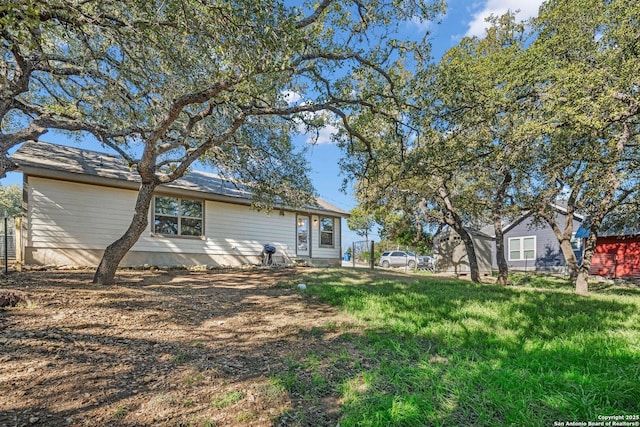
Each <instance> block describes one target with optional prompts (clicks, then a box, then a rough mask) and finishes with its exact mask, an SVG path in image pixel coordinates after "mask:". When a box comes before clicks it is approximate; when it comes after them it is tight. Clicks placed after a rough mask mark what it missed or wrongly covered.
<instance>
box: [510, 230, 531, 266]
mask: <svg viewBox="0 0 640 427" xmlns="http://www.w3.org/2000/svg"><path fill="white" fill-rule="evenodd" d="M530 259H536V238H535V236H531V237H512V238H510V239H509V261H525V260H530Z"/></svg>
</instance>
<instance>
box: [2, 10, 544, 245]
mask: <svg viewBox="0 0 640 427" xmlns="http://www.w3.org/2000/svg"><path fill="white" fill-rule="evenodd" d="M541 3H542V0H479V1H474V0H468V1H467V0H450V1H448V8H447V12H446V14H445V15H444V16H442V17H441V18H442V20H441V23H439V24H433V23H413V22H412V23H408V24H407V31H408V32H414V33H424V32H425V31H427V30H429V31H430V33H431V40H432V42H433V53H434V56H435V57H436V58H438V57H439V56H441V55H442V54H443V53H444V52H446V51H447V49H449V48H451V47H453V46H455V45H456V44H457V43H458V42H459V41H460V39H461V38H462V37H464V36H479V37H481V36H482V35H483V33H484V29H485V28H486V23H485V21H484V19H485V18H486V17H488V16H490V15H491V14H494V15H501V14H503V13H505V12H507V11H508V10H512V11H516V10H519V11H520V12H519V13H518V18H520V19H526V18H529V17H531V16H534V15H536V14H537V11H538V7H539V6H540V4H541ZM331 132H332V128H330V127H328V128H326V129H325V130H324V132H322V133H321V135H320V138H319V139H318V141H317V143H316V144H315V145H313V146H311V147H310V149H309V152H308V160H309V162H310V165H311V168H312V172H311V179H312V182H313V184H314V186H315V187H316V190H317V192H318V194H319V195H320V197H322V198H323V199H325V200H327V201H329V202H330V203H332V204H334V205H336V206H337V207H339V208H342V209H345V210H350V209H352V208H354V207H355V206H356V200H355V198H354V197H353V194H351V192H349V191H347V193H346V194H345V193H343V192H341V191H340V188H341V186H342V182H343V179H344V176H342V175H341V174H340V168H339V166H338V160H339V159H340V156H341V154H342V153H341V152H340V150H339V149H338V147H336V146H335V145H334V144H332V143H331ZM41 139H42V140H43V141H48V142H53V143H58V144H65V145H74V146H77V144H78V143H77V142H76V141H75V140H72V139H70V138H69V137H68V136H65V135H62V134H59V133H54V132H49V133H47V134H45V135H43V136H42V138H41ZM306 140H307V138H306V137H305V136H299V137H298V138H297V141H298V142H299V143H300V144H306ZM83 145H84V144H83ZM87 148H89V149H93V150H96V151H104V149H102V148H101V147H100V146H99V144H97V143H94V144H89V146H87ZM0 183H1V184H2V185H3V186H9V185H13V184H22V174H20V173H9V174H8V176H7V177H6V178H4V179H2V180H0ZM342 240H343V242H342V246H343V250H344V249H346V248H347V247H348V246H349V245H350V244H351V242H353V241H356V240H362V238H361V237H359V236H357V235H356V234H355V233H354V232H352V231H350V230H348V228H347V227H346V224H345V223H344V222H343V239H342Z"/></svg>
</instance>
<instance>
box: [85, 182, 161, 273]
mask: <svg viewBox="0 0 640 427" xmlns="http://www.w3.org/2000/svg"><path fill="white" fill-rule="evenodd" d="M156 186H157V184H156V183H154V182H151V183H142V184H141V185H140V190H139V191H138V198H137V199H136V205H135V211H134V213H133V220H132V221H131V224H130V225H129V228H128V229H127V231H126V232H125V233H124V234H123V235H122V237H120V238H119V239H118V240H116V241H115V242H113V243H112V244H110V245H109V246H107V249H105V251H104V255H103V256H102V260H101V261H100V265H98V269H97V270H96V274H95V275H94V276H93V283H94V284H95V285H110V284H112V283H113V282H114V279H115V276H116V270H117V269H118V265H120V261H122V258H124V256H125V255H126V254H127V252H129V249H131V248H132V247H133V245H135V243H136V242H137V241H138V239H139V238H140V236H141V235H142V233H143V232H144V230H145V229H146V228H147V225H148V224H149V206H150V205H151V199H152V197H153V191H154V190H155V188H156Z"/></svg>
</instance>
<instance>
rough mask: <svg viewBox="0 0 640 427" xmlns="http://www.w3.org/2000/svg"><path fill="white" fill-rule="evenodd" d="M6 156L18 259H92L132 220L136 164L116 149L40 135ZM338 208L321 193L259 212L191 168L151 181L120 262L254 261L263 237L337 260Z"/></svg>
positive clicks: (289, 251)
mask: <svg viewBox="0 0 640 427" xmlns="http://www.w3.org/2000/svg"><path fill="white" fill-rule="evenodd" d="M12 160H13V161H14V162H15V163H16V164H17V165H18V170H19V171H21V172H22V173H23V175H24V179H23V188H24V191H23V194H24V196H23V197H24V207H25V215H24V220H23V222H22V224H23V225H22V229H21V233H20V234H21V239H20V240H21V241H20V243H19V244H20V250H19V252H20V253H21V258H22V259H21V260H20V261H21V262H23V263H25V264H55V265H78V266H95V265H97V264H98V263H99V262H100V259H101V257H102V254H103V251H104V248H106V247H107V246H108V245H109V244H111V243H112V242H113V241H115V240H116V239H117V238H119V237H120V236H121V235H122V234H123V233H124V232H125V230H126V229H127V227H128V226H129V224H130V222H131V219H132V214H133V208H134V205H135V200H136V196H137V189H138V187H139V181H140V178H139V176H138V175H137V173H135V172H134V171H132V170H131V169H130V168H129V167H128V166H127V165H126V164H125V163H124V162H123V161H122V160H121V159H119V158H117V157H114V156H111V155H108V154H103V153H99V152H94V151H87V150H81V149H78V148H72V147H65V146H60V145H55V144H50V143H44V142H27V143H25V144H23V145H22V147H20V149H19V150H18V151H17V152H16V153H15V154H14V155H13V156H12ZM346 216H348V213H347V212H345V211H343V210H341V209H338V208H336V207H334V206H332V205H330V204H329V203H327V202H325V201H323V200H320V199H318V200H317V203H316V204H315V205H314V206H310V207H308V208H303V209H291V208H287V207H284V206H282V207H280V206H279V207H276V208H275V209H274V210H272V211H270V212H268V213H266V212H259V211H256V210H254V209H252V207H251V194H249V193H248V192H247V191H245V190H243V189H242V188H239V187H238V186H236V185H235V184H233V183H232V182H230V181H227V180H224V179H222V178H221V177H219V176H217V175H214V174H210V173H204V172H197V171H193V172H190V173H189V174H188V175H185V176H184V177H183V178H180V179H178V180H176V181H175V182H172V183H169V184H166V185H162V186H160V187H158V188H157V190H156V192H155V195H154V197H153V201H152V204H151V207H150V211H149V226H148V227H147V229H146V230H145V231H144V233H143V234H142V236H141V237H140V239H139V240H138V242H137V243H136V244H135V245H134V246H133V248H132V249H131V250H130V251H129V253H128V254H127V255H126V256H125V258H124V259H123V260H122V262H121V264H120V265H121V266H138V265H144V264H149V265H158V266H175V265H208V266H239V265H244V264H255V263H259V262H260V261H261V256H262V251H263V247H264V245H265V244H270V245H273V246H275V247H276V254H275V259H276V262H286V263H291V262H298V261H300V262H305V263H311V264H313V265H339V264H340V257H341V250H340V248H341V237H342V235H341V219H342V218H343V217H346Z"/></svg>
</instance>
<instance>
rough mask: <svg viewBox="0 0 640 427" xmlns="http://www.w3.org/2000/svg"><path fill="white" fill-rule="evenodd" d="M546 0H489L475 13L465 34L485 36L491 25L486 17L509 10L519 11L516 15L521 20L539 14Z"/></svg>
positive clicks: (498, 14)
mask: <svg viewBox="0 0 640 427" xmlns="http://www.w3.org/2000/svg"><path fill="white" fill-rule="evenodd" d="M543 1H544V0H487V2H486V3H485V4H484V6H480V7H481V8H482V9H481V10H480V11H478V12H476V13H474V14H473V20H472V21H471V22H470V23H469V27H468V29H467V32H466V34H465V36H469V37H473V36H478V37H483V36H484V34H485V30H486V29H487V27H488V26H489V25H488V23H487V22H486V21H485V18H487V17H489V16H491V15H494V16H500V15H503V14H505V13H506V12H508V11H514V12H515V11H517V10H519V11H520V12H518V14H517V15H516V17H517V19H518V20H519V21H524V20H525V19H528V18H531V17H534V16H537V15H538V8H539V7H540V5H541V4H542V3H543Z"/></svg>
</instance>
